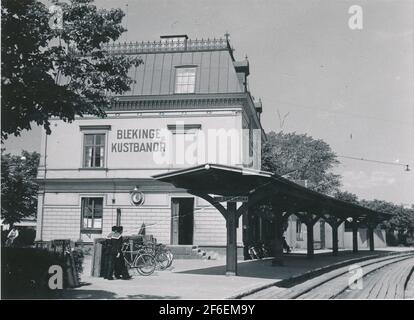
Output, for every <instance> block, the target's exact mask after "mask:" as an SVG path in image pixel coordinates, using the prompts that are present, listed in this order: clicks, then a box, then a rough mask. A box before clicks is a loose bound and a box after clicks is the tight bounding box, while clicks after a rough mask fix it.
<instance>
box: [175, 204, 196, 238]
mask: <svg viewBox="0 0 414 320" xmlns="http://www.w3.org/2000/svg"><path fill="white" fill-rule="evenodd" d="M171 218H172V221H171V244H187V245H188V244H193V231H194V198H172V199H171Z"/></svg>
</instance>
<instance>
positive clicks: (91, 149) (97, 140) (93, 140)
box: [83, 133, 105, 168]
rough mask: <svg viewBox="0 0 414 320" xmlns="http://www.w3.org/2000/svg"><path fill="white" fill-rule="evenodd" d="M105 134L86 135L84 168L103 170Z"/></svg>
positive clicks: (84, 140) (84, 141) (84, 139)
mask: <svg viewBox="0 0 414 320" xmlns="http://www.w3.org/2000/svg"><path fill="white" fill-rule="evenodd" d="M104 155H105V134H104V133H100V134H89V133H88V134H84V138H83V167H84V168H103V167H104V160H105V156H104Z"/></svg>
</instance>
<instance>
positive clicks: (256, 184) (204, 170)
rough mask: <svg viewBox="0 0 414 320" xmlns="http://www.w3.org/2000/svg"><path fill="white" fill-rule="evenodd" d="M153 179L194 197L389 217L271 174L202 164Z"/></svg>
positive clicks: (343, 215)
mask: <svg viewBox="0 0 414 320" xmlns="http://www.w3.org/2000/svg"><path fill="white" fill-rule="evenodd" d="M153 178H154V179H157V180H160V181H163V182H168V183H171V184H173V185H174V186H176V187H177V188H182V189H186V190H188V191H189V192H190V193H194V194H197V193H203V194H215V195H221V196H249V197H250V198H249V199H251V198H252V197H259V198H260V197H262V198H263V199H264V198H267V199H271V200H274V201H276V203H280V204H281V205H282V206H283V207H284V208H287V209H290V210H292V211H293V210H296V212H315V213H318V214H320V213H324V214H325V213H326V214H328V215H331V216H336V217H339V218H342V219H345V218H348V217H353V218H358V219H361V220H363V219H371V220H375V221H383V220H387V219H389V218H390V217H391V216H392V215H390V214H387V213H383V212H377V211H373V210H371V209H368V208H365V207H362V206H359V205H357V204H353V203H350V202H345V201H342V200H338V199H335V198H332V197H330V196H327V195H324V194H321V193H318V192H315V191H313V190H310V189H308V188H305V187H303V186H301V185H298V184H296V183H294V182H292V181H290V180H287V179H285V178H283V177H281V176H279V175H277V174H274V173H271V172H265V171H257V170H251V169H246V168H242V167H233V166H226V165H220V164H204V165H199V166H195V167H191V168H187V169H182V170H176V171H173V172H168V173H163V174H158V175H155V176H153Z"/></svg>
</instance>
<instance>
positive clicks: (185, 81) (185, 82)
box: [174, 67, 196, 93]
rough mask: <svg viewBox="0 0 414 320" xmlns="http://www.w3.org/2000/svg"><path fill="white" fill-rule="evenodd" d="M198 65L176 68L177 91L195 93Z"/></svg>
mask: <svg viewBox="0 0 414 320" xmlns="http://www.w3.org/2000/svg"><path fill="white" fill-rule="evenodd" d="M195 78H196V67H185V68H184V67H180V68H176V69H175V91H174V92H175V93H194V91H195Z"/></svg>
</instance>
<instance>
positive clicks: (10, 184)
mask: <svg viewBox="0 0 414 320" xmlns="http://www.w3.org/2000/svg"><path fill="white" fill-rule="evenodd" d="M39 158H40V155H39V153H37V152H33V153H30V152H27V151H23V152H22V154H21V156H16V155H11V154H2V155H1V216H2V219H4V221H5V223H7V224H14V223H16V222H19V221H20V220H21V219H22V218H25V217H35V216H36V211H37V191H38V184H37V183H36V181H35V179H36V176H37V167H38V165H39Z"/></svg>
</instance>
